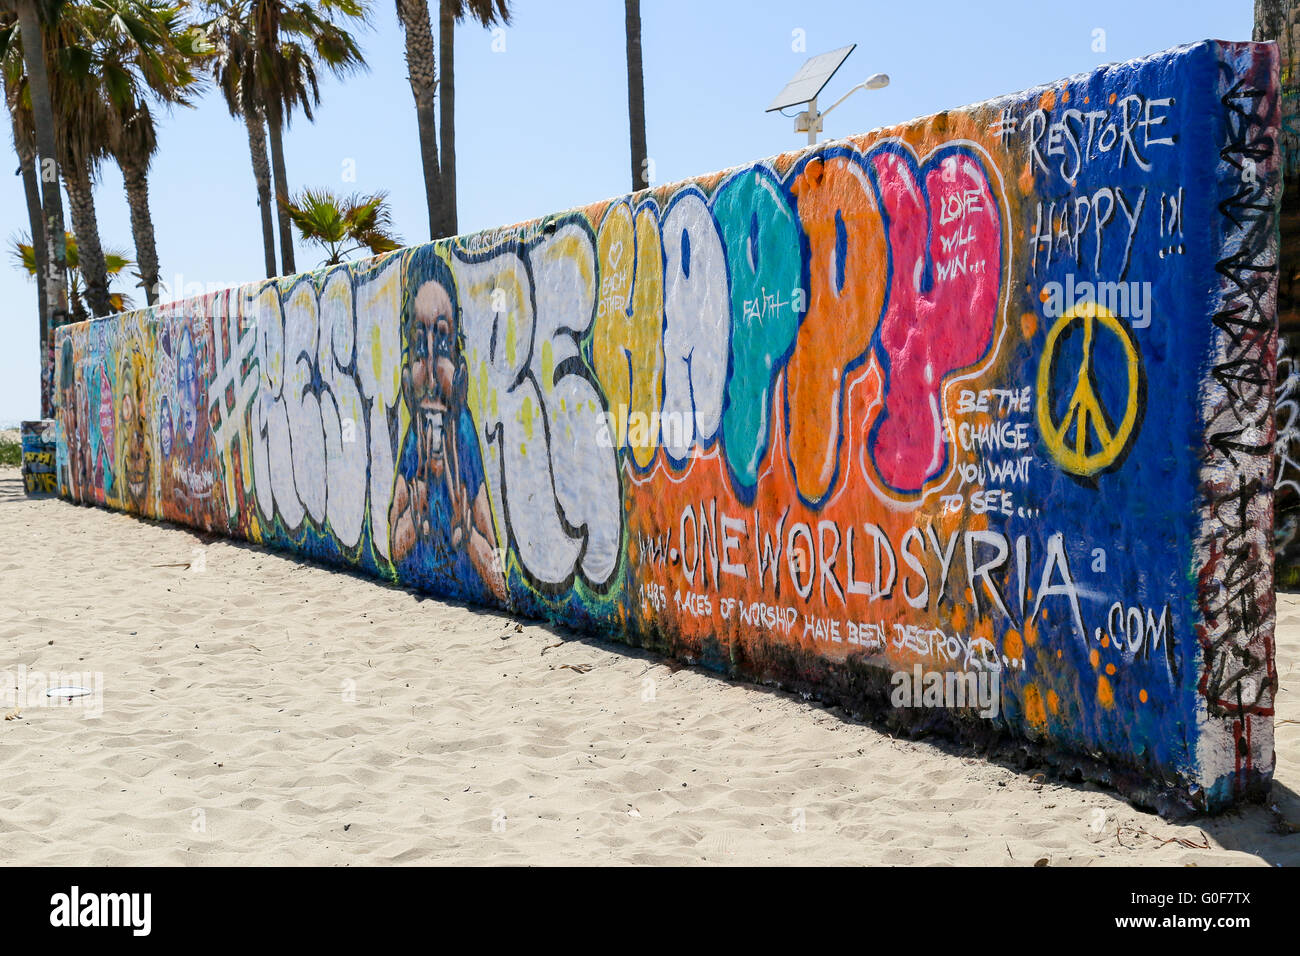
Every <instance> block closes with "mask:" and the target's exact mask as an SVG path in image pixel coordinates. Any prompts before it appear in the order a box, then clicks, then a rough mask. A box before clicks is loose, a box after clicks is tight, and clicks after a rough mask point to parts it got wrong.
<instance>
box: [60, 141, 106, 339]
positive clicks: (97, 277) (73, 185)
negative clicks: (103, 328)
mask: <svg viewBox="0 0 1300 956" xmlns="http://www.w3.org/2000/svg"><path fill="white" fill-rule="evenodd" d="M63 182H64V185H65V186H66V187H67V190H68V212H70V213H71V214H72V234H73V235H74V236H76V237H77V269H78V271H79V272H80V273H81V275H82V278H84V279H85V281H86V304H87V305H89V306H90V312H91V314H92V315H94V316H96V317H98V316H104V315H111V314H112V311H113V307H112V305H111V304H110V303H109V301H108V266H107V264H106V263H105V262H104V249H103V247H102V246H101V245H100V244H99V220H98V217H97V216H96V215H95V193H94V190H93V189H92V188H91V184H90V170H89V169H87V168H82V167H78V166H75V165H70V166H64V167H63Z"/></svg>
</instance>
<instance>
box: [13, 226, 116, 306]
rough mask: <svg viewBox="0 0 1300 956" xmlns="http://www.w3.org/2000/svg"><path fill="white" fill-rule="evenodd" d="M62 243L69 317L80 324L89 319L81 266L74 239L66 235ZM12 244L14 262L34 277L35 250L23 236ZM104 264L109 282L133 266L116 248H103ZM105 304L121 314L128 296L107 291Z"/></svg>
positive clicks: (35, 273) (35, 266) (36, 272)
mask: <svg viewBox="0 0 1300 956" xmlns="http://www.w3.org/2000/svg"><path fill="white" fill-rule="evenodd" d="M64 242H65V246H64V248H65V249H67V253H68V299H69V300H70V302H71V304H72V316H71V317H72V320H73V321H74V322H84V321H85V320H86V319H88V318H89V317H90V316H89V314H88V313H87V311H86V302H85V296H84V293H83V284H84V279H83V277H82V275H81V268H80V265H81V263H80V261H79V260H78V257H77V240H76V237H75V236H73V235H72V233H70V232H69V233H66V234H65V236H64ZM12 243H13V244H12V246H11V249H10V251H11V253H12V254H13V257H14V260H15V261H16V262H17V264H18V265H19V267H20V268H22V269H23V270H24V271H26V272H27V274H28V275H30V276H33V277H35V276H36V275H37V274H38V273H39V271H40V269H39V266H38V265H37V263H36V252H37V250H36V249H35V247H34V246H33V245H32V243H31V242H30V241H29V240H27V237H26V236H21V237H19V238H17V239H14V240H12ZM104 262H105V264H106V266H107V270H108V276H109V279H110V281H111V280H112V279H113V278H115V277H117V276H119V275H121V273H123V272H125V271H126V270H127V269H128V268H130V267H131V266H132V265H134V263H133V262H132V261H131V259H130V257H129V256H127V254H126V253H125V252H123V251H121V250H120V249H105V250H104ZM108 301H109V304H110V306H111V307H112V310H113V311H114V312H125V311H126V310H127V309H129V308H131V306H132V302H131V297H130V296H129V295H127V294H126V293H125V292H112V291H110V292H109V294H108Z"/></svg>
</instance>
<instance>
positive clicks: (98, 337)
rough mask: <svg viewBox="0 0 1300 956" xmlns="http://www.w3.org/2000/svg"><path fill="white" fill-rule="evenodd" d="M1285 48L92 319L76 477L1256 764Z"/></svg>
mask: <svg viewBox="0 0 1300 956" xmlns="http://www.w3.org/2000/svg"><path fill="white" fill-rule="evenodd" d="M1276 70H1277V67H1276V62H1275V49H1274V47H1273V46H1271V45H1251V44H1218V43H1209V42H1207V43H1201V44H1197V45H1194V46H1190V47H1185V48H1180V49H1178V50H1174V51H1171V52H1168V53H1165V54H1161V55H1158V56H1153V57H1150V58H1147V59H1144V60H1140V61H1135V62H1131V63H1126V64H1121V65H1117V66H1111V67H1107V68H1104V69H1101V70H1098V71H1097V72H1095V73H1092V74H1089V75H1084V76H1076V77H1072V78H1070V79H1067V80H1063V81H1060V82H1058V83H1054V84H1052V85H1050V86H1047V87H1043V88H1040V89H1035V90H1032V91H1029V92H1027V93H1023V94H1018V95H1014V96H1008V97H1004V98H1002V99H999V100H994V101H991V102H988V103H983V104H980V105H977V106H973V107H967V108H964V109H960V110H953V111H950V112H947V113H943V114H939V115H936V116H932V117H928V118H925V119H921V120H917V121H914V122H912V123H908V124H906V125H903V126H899V127H895V128H892V129H887V130H881V131H878V132H876V133H872V134H868V135H865V136H861V137H856V138H853V139H850V140H841V141H837V142H834V143H828V144H824V145H822V146H820V147H817V148H814V149H810V150H807V151H803V152H798V153H790V154H786V155H783V156H779V157H777V158H775V159H772V160H769V161H765V162H761V163H757V164H754V165H752V166H746V167H743V168H737V169H733V170H729V171H727V172H725V173H719V174H715V175H710V176H702V177H699V178H698V179H695V180H692V181H690V182H686V183H680V184H676V185H672V186H665V187H661V188H656V189H653V190H649V191H646V192H642V193H637V194H636V195H635V196H632V197H627V198H623V199H618V200H614V201H611V202H602V203H596V204H593V205H591V206H587V207H584V208H581V209H578V210H574V211H571V212H568V213H564V214H561V215H557V216H553V217H548V218H546V219H543V220H539V221H536V222H531V223H528V224H526V225H523V226H519V227H510V228H504V229H499V230H493V231H488V232H483V233H478V234H474V235H468V236H462V237H458V238H456V239H453V240H447V241H441V242H437V243H432V244H429V245H425V246H420V247H416V248H413V249H408V250H404V251H402V252H399V253H394V254H392V255H390V256H387V257H383V258H380V259H375V260H370V261H366V262H362V263H356V264H352V265H348V266H341V267H337V268H333V269H327V270H323V271H320V272H316V273H312V274H308V275H300V276H295V277H291V278H287V279H280V280H275V281H270V282H256V283H252V284H249V285H246V286H243V287H241V288H239V289H236V290H230V291H228V292H222V293H218V294H214V295H209V296H206V297H201V298H196V299H191V300H187V301H184V302H180V303H177V304H174V305H168V306H162V307H159V308H156V309H153V310H147V311H139V312H133V313H129V314H125V315H121V316H117V317H113V318H111V319H106V320H103V321H98V322H93V323H89V324H85V325H81V326H74V327H69V328H67V329H62V330H60V331H59V336H58V341H57V343H56V346H57V355H56V358H57V361H58V371H57V379H56V381H57V383H58V386H59V391H58V401H59V412H58V415H59V422H60V444H59V463H60V481H61V488H62V491H63V494H65V495H66V496H67V497H69V498H71V499H73V500H75V501H82V502H92V503H97V504H102V505H106V506H109V507H113V508H120V509H124V510H128V511H131V512H135V513H138V514H142V515H148V516H151V517H156V518H165V519H169V520H172V521H177V522H182V523H186V524H191V525H195V526H197V527H201V528H205V529H208V530H213V531H218V532H221V533H223V534H229V535H233V536H239V537H244V538H248V539H249V540H252V541H258V542H263V543H265V544H268V545H271V546H273V547H277V548H282V549H285V550H288V551H292V552H295V553H299V554H303V555H307V556H310V557H312V558H315V559H318V560H324V561H330V562H336V563H339V564H343V565H348V566H352V567H358V568H363V569H365V570H367V571H369V572H371V573H373V574H375V575H378V576H381V577H384V578H387V579H390V580H396V581H399V582H401V583H403V584H405V585H407V586H410V587H414V588H419V589H422V590H427V591H430V592H432V593H435V594H439V595H446V596H449V597H454V598H459V599H463V600H466V601H471V602H476V603H481V604H488V605H496V606H503V607H508V608H511V609H513V610H514V611H516V612H519V613H522V614H528V615H536V616H543V617H546V618H550V619H552V620H555V621H559V622H562V623H564V624H567V625H570V626H573V627H575V628H579V629H584V630H592V631H596V632H600V633H604V634H607V635H610V636H612V637H614V638H616V639H620V640H626V641H628V642H630V643H634V644H645V645H649V646H652V647H655V648H658V649H661V650H664V651H667V652H670V653H672V654H675V655H678V656H680V657H684V658H688V659H690V660H694V661H698V662H700V663H702V664H704V665H706V666H708V667H711V668H715V669H717V670H719V671H722V672H725V673H729V674H738V675H742V676H745V677H748V678H752V679H760V680H769V681H777V682H780V683H782V684H783V685H784V686H787V687H792V688H795V689H799V690H803V691H807V692H811V693H816V694H819V695H821V696H823V697H827V698H830V699H836V700H840V701H843V702H845V703H846V704H848V705H849V706H850V707H853V708H856V709H859V710H864V711H870V712H873V713H876V714H878V715H883V716H885V718H886V719H888V720H890V721H892V722H896V723H899V724H912V725H916V726H929V725H937V724H946V725H948V726H950V727H957V728H959V729H964V730H966V731H970V732H973V733H975V734H978V735H980V736H981V737H984V738H988V737H991V736H993V734H992V733H990V732H991V731H997V732H998V733H999V734H1001V735H1002V738H1003V739H1011V740H1013V741H1021V742H1022V743H1023V742H1029V743H1030V744H1031V745H1034V746H1036V748H1037V749H1039V750H1040V751H1042V752H1046V753H1050V754H1052V755H1054V757H1053V759H1056V760H1060V761H1063V762H1066V763H1070V764H1071V765H1072V766H1073V765H1078V766H1081V767H1086V768H1087V772H1089V773H1100V774H1103V775H1106V776H1108V777H1109V778H1110V779H1111V780H1113V781H1114V782H1115V783H1116V784H1118V785H1119V786H1121V787H1122V788H1124V789H1125V790H1126V792H1128V793H1130V794H1131V795H1133V796H1134V797H1135V798H1137V799H1139V800H1142V801H1145V802H1148V803H1153V804H1156V805H1158V806H1162V807H1170V806H1173V805H1176V804H1178V803H1179V802H1186V803H1190V804H1191V805H1193V806H1196V807H1200V808H1208V809H1217V808H1220V807H1223V806H1225V805H1228V804H1229V803H1231V802H1233V801H1234V800H1236V799H1239V798H1242V797H1243V796H1247V795H1252V794H1257V793H1259V792H1260V791H1261V789H1262V788H1264V787H1265V786H1266V784H1267V781H1268V779H1269V777H1270V774H1271V771H1272V767H1273V749H1272V740H1273V734H1272V719H1273V717H1272V715H1273V693H1274V690H1275V687H1276V674H1275V671H1274V664H1273V618H1274V614H1273V596H1272V583H1273V581H1272V548H1271V530H1272V481H1273V466H1272V456H1271V448H1272V443H1273V440H1274V437H1275V433H1274V420H1273V404H1272V399H1273V375H1274V372H1275V359H1276V356H1275V349H1276V317H1275V313H1274V298H1275V292H1276V268H1275V265H1274V263H1275V256H1276V251H1277V249H1276V243H1277V238H1276V235H1277V234H1276V229H1277V226H1276V206H1277V201H1278V168H1277V167H1278V161H1277V158H1276V156H1275V155H1274V142H1275V138H1276V127H1277V104H1276V83H1277V75H1276ZM962 690H968V692H969V694H970V696H969V697H965V698H963V699H962V700H957V699H956V695H957V693H958V692H960V691H962ZM986 690H987V691H989V693H990V694H991V696H989V697H982V696H981V693H982V692H984V691H986ZM940 704H948V705H955V704H962V705H963V706H949V707H947V708H944V707H940V706H935V705H940Z"/></svg>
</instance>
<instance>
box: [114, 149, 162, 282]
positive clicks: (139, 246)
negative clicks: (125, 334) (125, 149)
mask: <svg viewBox="0 0 1300 956" xmlns="http://www.w3.org/2000/svg"><path fill="white" fill-rule="evenodd" d="M117 165H118V167H119V168H120V169H121V170H122V182H123V184H124V185H125V186H126V204H127V207H128V208H129V209H130V211H131V236H132V238H133V239H134V240H135V261H136V265H137V266H138V267H139V269H140V284H141V285H143V286H144V295H145V299H146V301H147V302H148V303H149V304H150V305H156V304H157V302H158V247H157V245H156V244H155V242H154V234H153V216H152V215H151V214H150V212H149V167H148V166H147V165H146V164H144V163H141V162H136V161H135V160H133V159H132V158H131V157H129V156H118V157H117Z"/></svg>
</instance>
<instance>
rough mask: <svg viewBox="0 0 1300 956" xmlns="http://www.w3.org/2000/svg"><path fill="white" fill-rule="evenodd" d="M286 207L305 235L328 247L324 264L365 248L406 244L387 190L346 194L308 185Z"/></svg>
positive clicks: (375, 249)
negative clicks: (396, 226) (395, 229)
mask: <svg viewBox="0 0 1300 956" xmlns="http://www.w3.org/2000/svg"><path fill="white" fill-rule="evenodd" d="M283 208H284V212H285V214H286V215H287V216H288V217H289V219H290V220H292V222H293V224H294V225H295V226H297V227H298V232H299V233H301V234H302V237H303V238H304V239H306V240H307V241H308V242H314V243H316V245H318V246H320V247H321V248H322V249H324V250H325V253H326V259H325V261H324V263H322V264H323V265H327V266H333V265H338V264H339V263H340V262H342V261H343V260H344V259H346V258H347V257H348V256H350V255H351V254H352V253H354V252H358V251H360V250H362V249H368V250H370V252H372V253H374V254H375V255H378V254H380V253H383V252H392V251H393V250H394V249H399V248H401V245H402V241H401V240H400V239H399V238H398V237H397V236H396V235H395V234H394V233H393V231H392V228H393V221H392V215H391V214H390V212H389V209H388V194H387V193H384V192H379V193H374V194H372V195H368V196H363V195H358V194H354V195H351V196H346V197H343V196H337V195H335V194H334V193H332V192H330V191H329V190H328V189H304V190H303V191H302V193H301V194H299V195H298V196H296V197H294V198H293V199H292V200H290V201H289V202H286V203H285V204H284V207H283ZM349 244H350V245H349Z"/></svg>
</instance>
